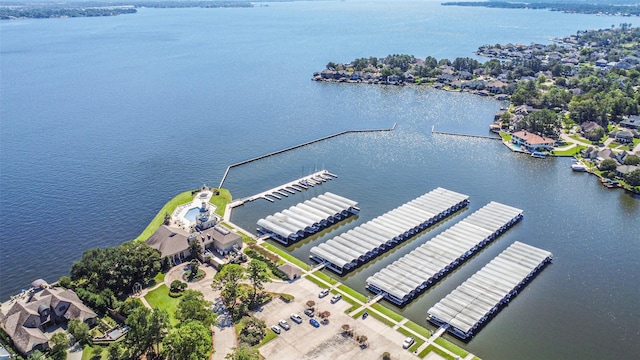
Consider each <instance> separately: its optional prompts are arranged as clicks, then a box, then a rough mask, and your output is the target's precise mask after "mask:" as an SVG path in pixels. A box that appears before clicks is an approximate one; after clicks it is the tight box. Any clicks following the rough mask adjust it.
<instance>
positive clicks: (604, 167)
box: [598, 159, 618, 171]
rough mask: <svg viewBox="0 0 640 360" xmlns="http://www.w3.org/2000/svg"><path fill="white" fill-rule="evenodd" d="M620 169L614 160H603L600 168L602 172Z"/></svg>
mask: <svg viewBox="0 0 640 360" xmlns="http://www.w3.org/2000/svg"><path fill="white" fill-rule="evenodd" d="M616 167H618V163H617V162H616V161H615V160H613V159H606V160H602V162H601V163H600V166H599V167H598V168H599V169H600V170H601V171H613V170H615V169H616Z"/></svg>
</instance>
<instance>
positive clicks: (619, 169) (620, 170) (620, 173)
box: [616, 165, 640, 177]
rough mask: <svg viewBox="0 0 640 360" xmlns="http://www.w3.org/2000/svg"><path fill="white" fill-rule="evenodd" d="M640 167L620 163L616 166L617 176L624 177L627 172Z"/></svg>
mask: <svg viewBox="0 0 640 360" xmlns="http://www.w3.org/2000/svg"><path fill="white" fill-rule="evenodd" d="M638 169H640V166H638V165H620V166H618V167H616V176H619V177H624V176H625V175H626V174H628V173H630V172H633V171H636V170H638Z"/></svg>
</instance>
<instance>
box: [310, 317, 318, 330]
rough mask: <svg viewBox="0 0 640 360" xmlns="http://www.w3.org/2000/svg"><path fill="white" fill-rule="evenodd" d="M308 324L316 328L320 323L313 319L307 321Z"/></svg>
mask: <svg viewBox="0 0 640 360" xmlns="http://www.w3.org/2000/svg"><path fill="white" fill-rule="evenodd" d="M309 324H311V325H312V326H313V327H316V328H318V327H320V323H319V322H318V320H316V319H313V318H311V319H309Z"/></svg>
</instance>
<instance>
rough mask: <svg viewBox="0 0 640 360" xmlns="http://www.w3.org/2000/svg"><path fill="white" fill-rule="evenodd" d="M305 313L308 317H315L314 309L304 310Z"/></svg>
mask: <svg viewBox="0 0 640 360" xmlns="http://www.w3.org/2000/svg"><path fill="white" fill-rule="evenodd" d="M304 314H305V315H307V316H308V317H313V309H307V310H305V311H304Z"/></svg>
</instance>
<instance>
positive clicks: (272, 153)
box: [218, 123, 396, 188]
mask: <svg viewBox="0 0 640 360" xmlns="http://www.w3.org/2000/svg"><path fill="white" fill-rule="evenodd" d="M395 128H396V123H394V124H393V126H392V127H390V128H388V129H365V130H346V131H341V132H339V133H335V134H332V135H327V136H324V137H321V138H318V139H315V140H311V141H307V142H304V143H302V144H298V145H294V146H290V147H288V148H285V149H281V150H276V151H274V152H270V153H268V154H264V155H261V156H258V157H254V158H251V159H248V160H244V161H240V162H238V163H235V164H231V165H229V166H227V170H226V171H225V172H224V175H223V176H222V180H221V181H220V185H219V186H218V188H222V185H223V184H224V181H225V180H226V179H227V175H229V170H231V169H232V168H234V167H238V166H240V165H244V164H248V163H250V162H254V161H257V160H261V159H264V158H268V157H270V156H274V155H278V154H282V153H284V152H287V151H290V150H294V149H297V148H301V147H303V146H307V145H311V144H314V143H317V142H320V141H323V140H328V139H331V138H334V137H337V136H341V135H345V134H352V133H364V132H384V131H393V130H395ZM330 177H332V175H331V174H328V176H327V177H325V178H330ZM321 178H322V176H321Z"/></svg>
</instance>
